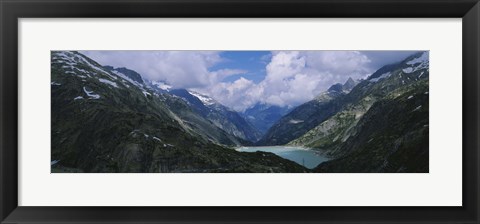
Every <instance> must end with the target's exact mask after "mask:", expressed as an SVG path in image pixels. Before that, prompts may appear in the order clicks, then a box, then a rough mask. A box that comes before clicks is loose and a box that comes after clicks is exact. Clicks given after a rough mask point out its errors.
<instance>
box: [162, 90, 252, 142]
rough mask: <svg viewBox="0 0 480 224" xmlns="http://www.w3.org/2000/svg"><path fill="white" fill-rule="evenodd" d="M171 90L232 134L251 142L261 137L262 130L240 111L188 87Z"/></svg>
mask: <svg viewBox="0 0 480 224" xmlns="http://www.w3.org/2000/svg"><path fill="white" fill-rule="evenodd" d="M169 92H170V93H171V94H173V95H176V96H178V97H181V98H182V99H184V100H185V101H186V102H188V104H190V105H191V106H192V108H194V109H195V110H196V111H197V112H198V113H199V114H201V115H202V116H203V117H205V118H207V119H208V120H209V121H211V122H212V123H213V124H214V125H215V126H217V127H218V128H220V129H222V130H224V131H225V132H227V133H228V134H230V135H233V136H235V137H237V138H239V139H243V140H246V141H250V142H256V141H257V140H258V139H259V138H260V137H261V134H260V132H259V131H258V130H257V129H256V128H255V127H254V126H253V125H251V124H250V123H249V122H247V121H246V120H245V119H244V118H243V117H242V116H241V115H240V114H239V113H238V112H236V111H233V110H231V109H229V108H227V107H225V106H223V105H222V104H220V103H218V102H217V101H216V100H214V99H212V98H210V97H208V96H205V95H202V94H200V93H197V92H194V91H192V90H186V89H174V90H170V91H169Z"/></svg>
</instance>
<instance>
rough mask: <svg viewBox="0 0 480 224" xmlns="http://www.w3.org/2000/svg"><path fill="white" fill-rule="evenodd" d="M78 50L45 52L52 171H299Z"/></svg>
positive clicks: (181, 103)
mask: <svg viewBox="0 0 480 224" xmlns="http://www.w3.org/2000/svg"><path fill="white" fill-rule="evenodd" d="M131 71H132V70H128V69H124V68H121V69H114V68H110V67H103V66H101V65H100V64H98V63H97V62H95V61H94V60H92V59H90V58H88V57H86V56H85V55H83V54H80V53H78V52H74V51H72V52H70V51H53V52H52V53H51V78H52V80H51V112H52V114H51V118H52V119H51V120H52V121H51V145H52V149H51V158H52V164H53V165H52V172H97V173H98V172H107V173H108V172H120V173H127V172H305V171H307V170H306V169H305V168H304V167H302V166H300V165H298V164H296V163H294V162H291V161H289V160H285V159H282V158H281V157H278V156H276V155H274V154H272V153H264V152H257V153H244V152H237V151H236V150H234V149H233V148H231V147H229V145H235V144H236V143H235V141H237V143H238V139H236V138H235V137H234V136H232V135H229V134H228V133H227V132H225V131H224V130H222V129H220V128H218V127H217V126H215V125H214V124H213V122H211V121H210V120H207V119H205V118H203V117H202V115H200V114H199V113H198V112H197V111H196V109H194V108H192V107H191V105H190V104H188V103H186V102H185V101H184V100H183V99H181V98H180V97H178V96H173V95H171V94H167V93H159V92H157V91H155V90H154V89H152V88H151V87H150V86H148V83H146V82H145V81H144V80H143V79H141V76H140V79H139V76H137V75H136V74H138V73H136V74H135V73H133V72H131Z"/></svg>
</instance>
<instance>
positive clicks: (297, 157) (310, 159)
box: [236, 146, 329, 169]
mask: <svg viewBox="0 0 480 224" xmlns="http://www.w3.org/2000/svg"><path fill="white" fill-rule="evenodd" d="M236 150H237V151H239V152H256V151H263V152H271V153H274V154H276V155H277V156H280V157H282V158H284V159H288V160H291V161H293V162H296V163H298V164H300V165H302V166H305V167H307V168H309V169H312V168H315V167H316V166H317V165H318V164H320V163H322V162H325V161H327V160H329V159H328V158H327V157H325V156H322V155H320V154H319V153H318V152H316V151H314V150H311V149H308V148H302V147H294V146H261V147H240V148H237V149H236Z"/></svg>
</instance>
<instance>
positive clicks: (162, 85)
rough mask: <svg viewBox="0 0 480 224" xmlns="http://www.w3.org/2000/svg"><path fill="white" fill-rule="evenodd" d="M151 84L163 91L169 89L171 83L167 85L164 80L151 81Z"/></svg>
mask: <svg viewBox="0 0 480 224" xmlns="http://www.w3.org/2000/svg"><path fill="white" fill-rule="evenodd" d="M152 85H153V86H156V87H157V88H159V89H162V90H165V91H169V90H170V89H171V88H172V86H171V85H168V84H166V83H164V82H157V81H152Z"/></svg>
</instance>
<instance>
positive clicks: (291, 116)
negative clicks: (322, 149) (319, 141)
mask: <svg viewBox="0 0 480 224" xmlns="http://www.w3.org/2000/svg"><path fill="white" fill-rule="evenodd" d="M352 82H354V81H353V80H351V79H349V80H348V81H347V82H346V83H345V84H335V85H333V86H332V87H330V88H329V89H328V90H327V91H326V92H324V93H322V94H320V95H319V96H317V97H316V98H315V99H313V100H311V101H309V102H306V103H304V104H302V105H300V106H298V107H296V108H295V109H293V110H292V111H291V112H290V113H288V114H287V115H285V116H283V117H282V118H281V119H280V120H278V121H277V122H276V123H275V124H274V125H273V126H272V127H271V128H270V129H269V130H268V131H267V133H266V134H265V135H264V136H263V137H262V139H261V140H260V141H258V142H257V144H258V145H284V144H287V143H289V142H290V141H292V140H294V139H296V138H298V137H300V136H302V135H303V134H305V133H306V132H307V131H309V130H311V129H312V128H314V127H316V126H317V125H318V124H320V123H321V122H323V121H324V120H326V119H328V118H329V117H331V116H333V115H335V114H336V113H337V112H338V111H340V110H341V109H342V108H343V106H344V104H345V101H346V100H348V98H347V97H346V95H347V94H348V93H349V92H350V90H351V88H352V87H353V86H354V84H352Z"/></svg>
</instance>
